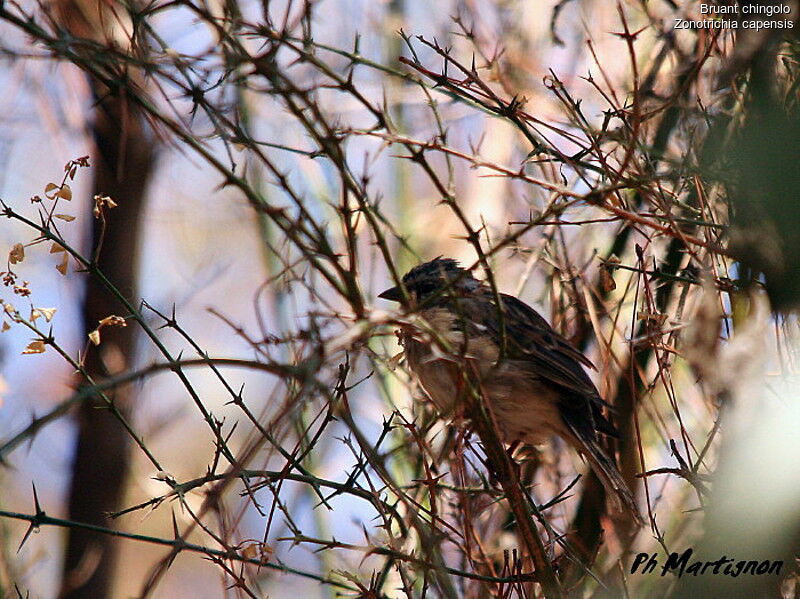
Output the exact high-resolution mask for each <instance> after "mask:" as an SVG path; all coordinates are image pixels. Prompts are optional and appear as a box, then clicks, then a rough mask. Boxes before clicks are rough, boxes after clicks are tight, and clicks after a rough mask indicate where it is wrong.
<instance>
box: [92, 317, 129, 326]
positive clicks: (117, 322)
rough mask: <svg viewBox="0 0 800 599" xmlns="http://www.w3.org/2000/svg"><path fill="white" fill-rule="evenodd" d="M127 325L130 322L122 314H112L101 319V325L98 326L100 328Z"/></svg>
mask: <svg viewBox="0 0 800 599" xmlns="http://www.w3.org/2000/svg"><path fill="white" fill-rule="evenodd" d="M126 326H128V323H127V322H126V321H125V319H124V318H122V316H115V315H113V314H112V315H111V316H106V317H105V318H104V319H102V320H101V321H100V326H99V327H97V328H98V329H100V328H102V327H126Z"/></svg>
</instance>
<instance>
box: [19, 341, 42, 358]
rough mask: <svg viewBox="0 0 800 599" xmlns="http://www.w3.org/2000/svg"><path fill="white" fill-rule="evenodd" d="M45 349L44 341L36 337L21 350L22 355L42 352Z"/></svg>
mask: <svg viewBox="0 0 800 599" xmlns="http://www.w3.org/2000/svg"><path fill="white" fill-rule="evenodd" d="M44 350H45V345H44V341H42V340H41V339H36V340H35V341H31V342H30V343H29V344H28V347H26V348H25V350H24V351H23V352H22V354H23V355H25V354H43V353H44Z"/></svg>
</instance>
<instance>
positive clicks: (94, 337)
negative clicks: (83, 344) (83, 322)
mask: <svg viewBox="0 0 800 599" xmlns="http://www.w3.org/2000/svg"><path fill="white" fill-rule="evenodd" d="M89 341H91V342H92V343H94V344H95V345H100V329H95V330H93V331H92V332H91V333H89Z"/></svg>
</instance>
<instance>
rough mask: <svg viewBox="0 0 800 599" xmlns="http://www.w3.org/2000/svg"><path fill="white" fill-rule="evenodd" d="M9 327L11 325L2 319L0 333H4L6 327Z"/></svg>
mask: <svg viewBox="0 0 800 599" xmlns="http://www.w3.org/2000/svg"><path fill="white" fill-rule="evenodd" d="M10 328H11V325H10V324H8V323H7V322H6V321H5V320H4V321H3V326H2V327H0V333H5V332H6V331H7V330H8V329H10Z"/></svg>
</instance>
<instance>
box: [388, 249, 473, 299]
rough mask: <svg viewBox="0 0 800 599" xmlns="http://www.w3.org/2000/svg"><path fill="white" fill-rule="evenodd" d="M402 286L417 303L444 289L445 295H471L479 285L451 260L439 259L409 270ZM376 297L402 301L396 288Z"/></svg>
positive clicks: (401, 294) (466, 271) (469, 274)
mask: <svg viewBox="0 0 800 599" xmlns="http://www.w3.org/2000/svg"><path fill="white" fill-rule="evenodd" d="M403 285H405V287H406V289H407V290H408V293H409V294H410V295H411V298H412V299H413V300H415V301H417V302H419V301H424V300H425V299H426V298H427V297H429V296H431V295H433V294H436V293H439V292H442V291H443V290H445V289H447V290H448V291H445V292H444V293H445V294H447V293H451V294H455V295H462V294H467V293H471V292H472V291H474V290H476V289H477V288H478V287H480V285H481V283H480V281H478V279H476V278H475V277H473V276H472V273H470V272H469V271H468V270H466V269H464V268H462V267H461V266H460V265H459V264H458V262H456V261H455V260H453V259H452V258H442V257H439V258H436V259H434V260H431V261H430V262H425V263H423V264H420V265H419V266H415V267H414V268H412V269H411V270H409V271H408V272H407V273H406V274H405V275H404V276H403ZM378 297H380V298H383V299H386V300H391V301H394V302H399V301H401V300H402V299H403V293H402V291H401V290H400V287H399V286H398V287H392V288H391V289H387V290H386V291H384V292H383V293H381V294H380V295H378Z"/></svg>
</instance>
